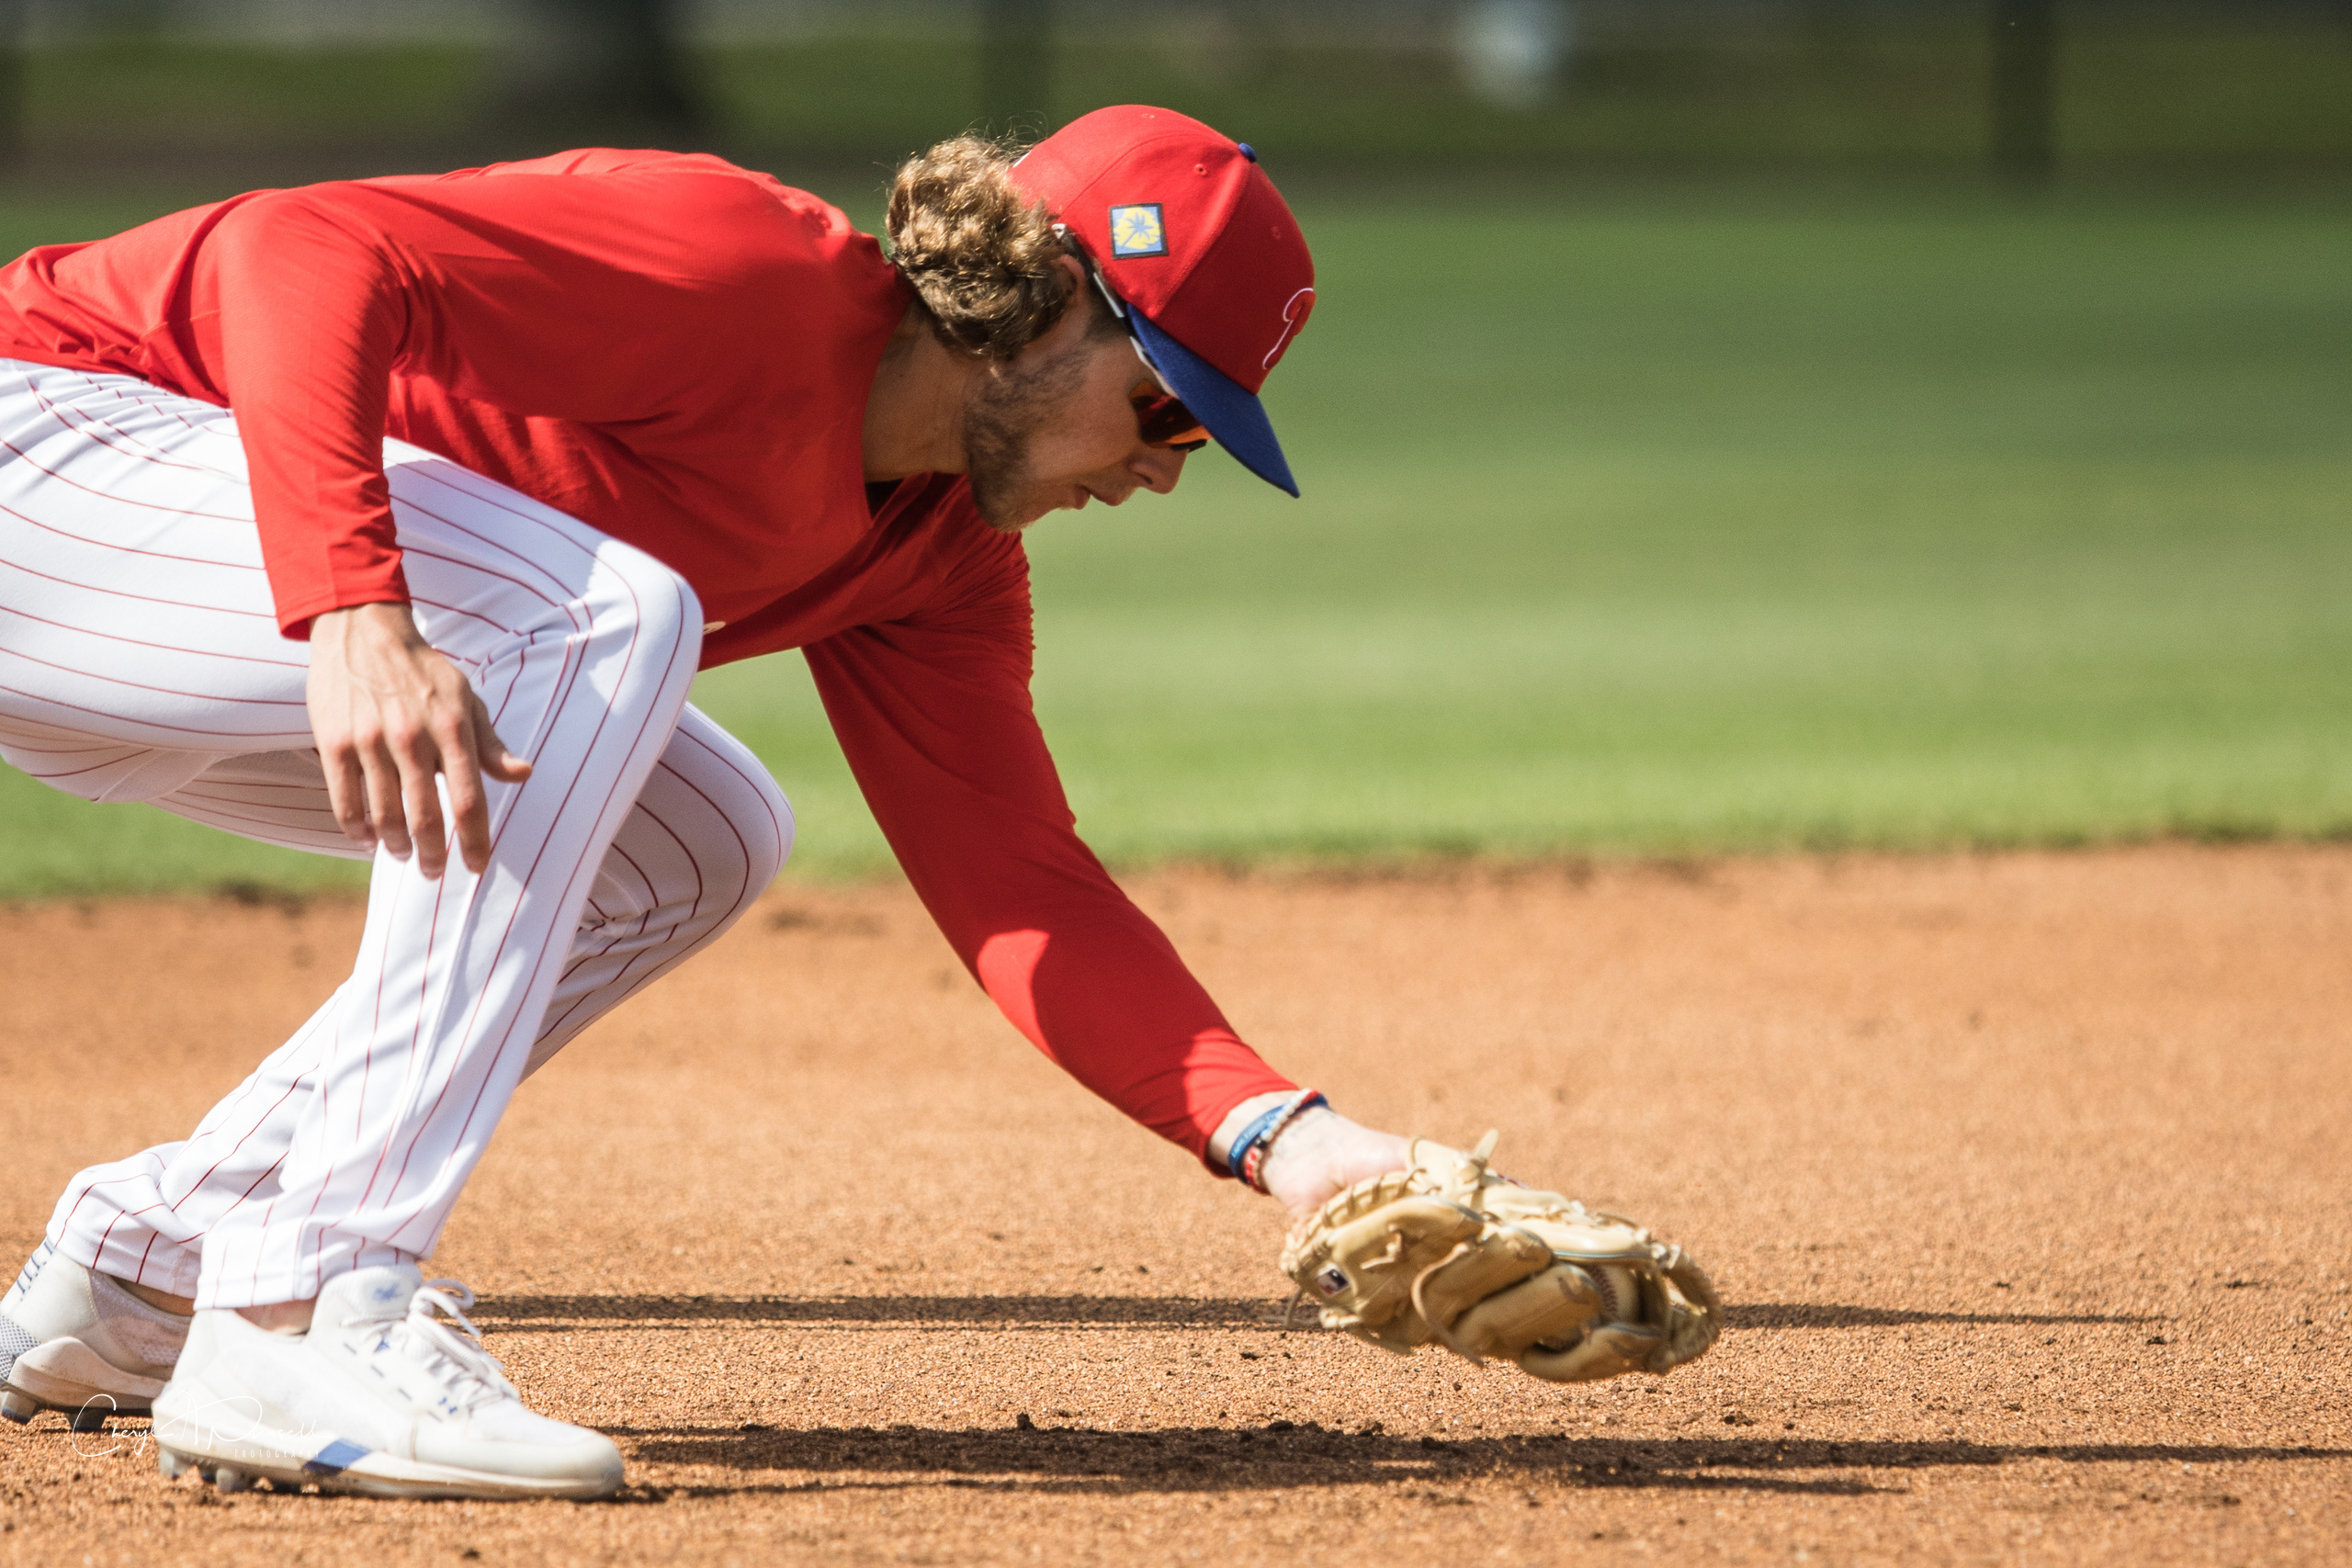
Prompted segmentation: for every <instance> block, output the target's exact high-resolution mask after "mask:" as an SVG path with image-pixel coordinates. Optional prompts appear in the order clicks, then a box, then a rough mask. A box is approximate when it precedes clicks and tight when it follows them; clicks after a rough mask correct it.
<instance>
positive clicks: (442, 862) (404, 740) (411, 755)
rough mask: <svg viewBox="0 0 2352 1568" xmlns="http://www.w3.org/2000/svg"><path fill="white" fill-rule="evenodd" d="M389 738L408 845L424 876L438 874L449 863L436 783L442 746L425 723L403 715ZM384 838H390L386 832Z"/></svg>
mask: <svg viewBox="0 0 2352 1568" xmlns="http://www.w3.org/2000/svg"><path fill="white" fill-rule="evenodd" d="M388 739H390V742H391V753H392V756H393V758H394V760H395V761H397V762H398V763H399V766H400V803H401V813H402V815H403V817H404V818H406V820H405V822H404V823H403V826H404V828H405V829H406V835H405V836H406V837H407V839H408V841H409V848H410V849H411V851H412V852H413V853H414V854H415V856H416V869H417V870H418V871H420V872H422V873H423V874H424V875H425V876H427V877H435V876H438V875H440V874H441V871H442V868H443V867H444V866H446V865H447V864H448V863H449V846H448V841H447V837H446V835H445V834H444V832H443V830H442V822H441V791H440V789H439V788H438V787H437V775H438V774H439V773H440V772H441V764H442V758H441V749H440V748H439V747H438V746H436V745H435V744H434V739H433V736H432V734H431V733H430V732H429V731H428V730H427V729H426V728H425V727H424V725H421V724H418V723H416V722H415V721H414V720H413V719H409V718H407V717H406V716H402V719H401V721H399V722H396V723H395V724H394V725H393V727H392V732H391V734H390V737H389V738H388ZM385 842H386V843H388V844H389V843H390V842H391V835H390V833H389V832H387V833H386V834H385ZM392 852H393V853H394V854H396V855H397V854H399V853H400V850H399V848H398V847H397V846H395V847H394V848H393V850H392Z"/></svg>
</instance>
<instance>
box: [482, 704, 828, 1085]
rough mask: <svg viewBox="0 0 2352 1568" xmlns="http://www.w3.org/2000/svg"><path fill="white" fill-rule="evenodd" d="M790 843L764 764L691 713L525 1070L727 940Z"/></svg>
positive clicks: (623, 835) (601, 889) (593, 902)
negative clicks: (710, 947)
mask: <svg viewBox="0 0 2352 1568" xmlns="http://www.w3.org/2000/svg"><path fill="white" fill-rule="evenodd" d="M792 833H793V820H792V807H791V805H790V804H789V803H788V802H787V801H786V799H785V797H784V792H783V791H782V790H780V789H778V788H777V787H776V784H775V780H774V779H773V778H771V777H770V776H769V774H768V771H767V769H766V768H765V767H763V765H762V764H761V762H760V761H759V759H758V758H756V757H754V756H752V753H751V750H750V749H749V748H747V747H745V746H744V745H743V743H742V742H741V741H740V740H738V739H735V738H734V737H733V736H731V735H729V734H728V733H727V732H726V731H725V730H724V729H721V728H719V727H718V725H717V724H714V723H713V722H711V720H710V719H709V718H708V717H707V716H704V715H703V714H702V713H700V712H698V711H697V710H696V709H695V708H693V707H691V706H690V707H688V708H687V709H686V710H685V713H684V715H683V716H681V717H680V719H679V721H678V731H677V734H676V735H675V736H673V738H672V739H671V741H670V745H669V749H668V750H665V751H663V752H662V761H661V762H660V763H659V764H658V765H657V766H656V767H655V768H654V770H653V776H652V777H651V778H650V779H649V780H647V781H646V785H645V790H644V792H643V793H642V794H641V795H639V796H638V801H637V809H636V810H634V811H632V812H630V813H629V817H628V821H627V822H625V823H623V824H622V825H621V830H620V832H619V833H618V835H616V837H615V838H614V840H613V844H612V848H611V849H610V850H608V851H607V852H605V864H604V868H603V870H602V871H601V872H600V873H599V874H598V875H597V878H596V886H595V888H594V891H593V892H591V893H590V895H589V897H588V908H587V912H586V914H585V915H583V916H582V919H581V923H580V932H579V936H578V937H577V938H576V939H575V941H574V942H573V945H572V950H571V959H570V961H569V962H568V964H566V965H565V968H564V973H563V978H562V979H561V980H560V982H559V983H558V985H557V987H556V993H555V998H554V1000H553V1001H551V1002H550V1003H549V1004H548V1011H547V1021H546V1022H545V1023H544V1024H543V1025H542V1026H541V1029H540V1033H539V1038H538V1041H537V1043H536V1044H534V1045H533V1046H532V1048H531V1060H530V1066H529V1068H528V1069H527V1070H529V1071H533V1072H536V1071H537V1069H538V1068H539V1067H540V1066H543V1065H544V1064H545V1063H546V1062H547V1061H548V1059H549V1058H550V1057H552V1056H553V1055H555V1054H556V1053H557V1052H558V1051H560V1050H561V1049H563V1047H564V1046H565V1045H566V1044H567V1043H570V1042H571V1040H572V1039H573V1038H574V1037H576V1036H577V1035H578V1034H579V1033H580V1032H581V1031H582V1030H583V1029H585V1028H587V1027H588V1025H590V1024H591V1023H593V1022H594V1021H596V1020H597V1019H599V1018H601V1017H603V1016H604V1015H605V1013H606V1012H608V1011H610V1010H612V1009H613V1008H615V1007H616V1006H618V1005H619V1004H620V1003H621V1002H622V1001H624V1000H626V999H627V998H629V997H632V996H634V995H636V994H637V993H638V992H639V991H641V990H643V989H644V988H645V987H647V986H650V985H651V984H652V983H653V982H654V981H655V980H657V979H659V978H660V977H661V976H663V975H666V974H668V973H669V972H670V971H671V970H673V969H674V968H676V967H677V966H678V965H679V964H683V963H684V962H685V961H686V960H687V959H688V958H690V957H692V956H693V955H694V954H695V953H699V952H701V951H702V950H703V949H704V948H706V947H708V946H709V945H710V944H711V943H712V942H716V941H718V939H719V937H721V936H723V935H725V934H726V932H727V931H729V929H730V928H731V927H732V926H733V925H734V924H735V922H736V921H737V920H739V919H742V917H743V915H744V913H745V912H746V911H747V910H749V909H750V908H751V907H752V904H753V903H755V902H756V901H757V900H758V898H759V897H760V895H761V894H763V893H764V892H765V891H767V887H768V884H770V883H771V882H774V881H775V877H776V874H777V873H778V872H779V871H781V870H783V869H784V863H785V861H786V859H787V858H788V857H789V856H790V855H791V853H792Z"/></svg>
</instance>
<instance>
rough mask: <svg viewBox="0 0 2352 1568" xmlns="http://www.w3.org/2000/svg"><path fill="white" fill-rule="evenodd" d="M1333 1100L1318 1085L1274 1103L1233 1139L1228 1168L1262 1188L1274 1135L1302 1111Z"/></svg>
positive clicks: (1238, 1176)
mask: <svg viewBox="0 0 2352 1568" xmlns="http://www.w3.org/2000/svg"><path fill="white" fill-rule="evenodd" d="M1330 1103H1331V1102H1330V1101H1329V1100H1326V1099H1324V1098H1323V1091H1322V1090H1321V1089H1301V1090H1300V1091H1299V1092H1298V1095H1297V1097H1296V1098H1295V1099H1294V1100H1291V1101H1290V1103H1289V1104H1287V1105H1277V1106H1275V1107H1274V1108H1273V1109H1272V1111H1267V1112H1266V1113H1265V1114H1264V1115H1262V1116H1261V1117H1259V1118H1258V1119H1257V1120H1256V1121H1255V1122H1250V1125H1248V1126H1247V1127H1244V1128H1243V1129H1242V1130H1241V1135H1240V1136H1239V1137H1238V1138H1236V1139H1234V1140H1233V1146H1232V1147H1231V1148H1229V1149H1227V1151H1226V1155H1225V1163H1226V1167H1227V1169H1229V1170H1230V1171H1232V1173H1233V1175H1234V1176H1235V1178H1236V1179H1238V1180H1239V1181H1241V1182H1242V1183H1243V1184H1244V1185H1245V1186H1248V1187H1250V1188H1254V1189H1255V1190H1258V1191H1260V1192H1263V1191H1264V1190H1266V1184H1265V1182H1264V1181H1262V1180H1261V1179H1260V1176H1259V1173H1260V1171H1261V1170H1262V1169H1263V1168H1264V1167H1265V1163H1266V1154H1267V1151H1269V1150H1270V1149H1272V1147H1273V1146H1274V1139H1275V1138H1277V1137H1278V1136H1280V1135H1281V1134H1282V1132H1283V1129H1284V1128H1285V1127H1288V1126H1289V1125H1290V1124H1291V1123H1292V1122H1295V1121H1296V1120H1298V1118H1299V1116H1300V1114H1301V1113H1302V1112H1305V1111H1312V1110H1313V1109H1314V1108H1315V1107H1317V1106H1318V1105H1319V1106H1322V1107H1324V1108H1325V1109H1327V1110H1328V1109H1329V1107H1330Z"/></svg>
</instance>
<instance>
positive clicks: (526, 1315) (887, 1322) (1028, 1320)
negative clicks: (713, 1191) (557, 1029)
mask: <svg viewBox="0 0 2352 1568" xmlns="http://www.w3.org/2000/svg"><path fill="white" fill-rule="evenodd" d="M472 1315H473V1316H474V1317H475V1318H476V1319H477V1320H478V1321H480V1322H481V1323H482V1324H483V1325H497V1327H498V1328H499V1329H500V1330H501V1331H503V1332H504V1333H509V1334H530V1333H541V1334H547V1333H574V1332H578V1331H579V1330H581V1329H583V1328H594V1327H600V1326H603V1327H614V1328H631V1329H661V1328H692V1327H702V1326H706V1325H714V1324H728V1323H744V1324H758V1323H810V1324H823V1325H828V1326H831V1327H841V1326H843V1325H856V1324H871V1325H877V1326H885V1327H890V1328H924V1327H958V1328H1001V1329H1010V1330H1016V1331H1017V1330H1023V1329H1069V1328H1088V1327H1115V1328H1122V1329H1136V1328H1261V1329H1274V1328H1280V1327H1281V1326H1282V1325H1283V1302H1281V1301H1280V1300H1270V1299H1266V1298H1260V1297H1247V1296H1110V1295H1102V1296H1089V1295H1069V1296H927V1295H902V1296H848V1295H842V1296H628V1295H611V1296H499V1297H493V1298H489V1299H486V1300H484V1301H483V1302H482V1303H481V1305H480V1306H479V1307H477V1308H475V1309H474V1311H473V1314H472ZM1724 1318H1725V1320H1726V1323H1727V1325H1728V1326H1730V1327H1733V1328H1886V1327H1895V1326H1901V1325H1935V1324H1962V1323H1975V1324H2017V1325H2041V1324H2061V1323H2081V1324H2091V1323H2114V1324H2142V1323H2161V1322H2164V1321H2166V1320H2165V1319H2164V1318H2161V1317H2148V1316H2120V1315H2106V1314H2090V1313H2025V1312H2013V1313H2012V1312H1915V1311H1911V1310H1908V1309H1905V1308H1898V1307H1866V1306H1841V1305H1837V1304H1834V1303H1768V1304H1761V1305H1736V1306H1733V1307H1730V1308H1728V1309H1727V1310H1726V1311H1725V1313H1724ZM1291 1326H1292V1327H1293V1328H1294V1329H1295V1330H1298V1331H1301V1332H1308V1331H1318V1330H1317V1327H1316V1324H1315V1321H1314V1314H1313V1313H1312V1312H1311V1311H1309V1310H1307V1309H1306V1308H1303V1307H1302V1308H1301V1309H1300V1310H1299V1312H1298V1313H1297V1314H1296V1315H1295V1318H1294V1319H1293V1321H1292V1324H1291Z"/></svg>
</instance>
